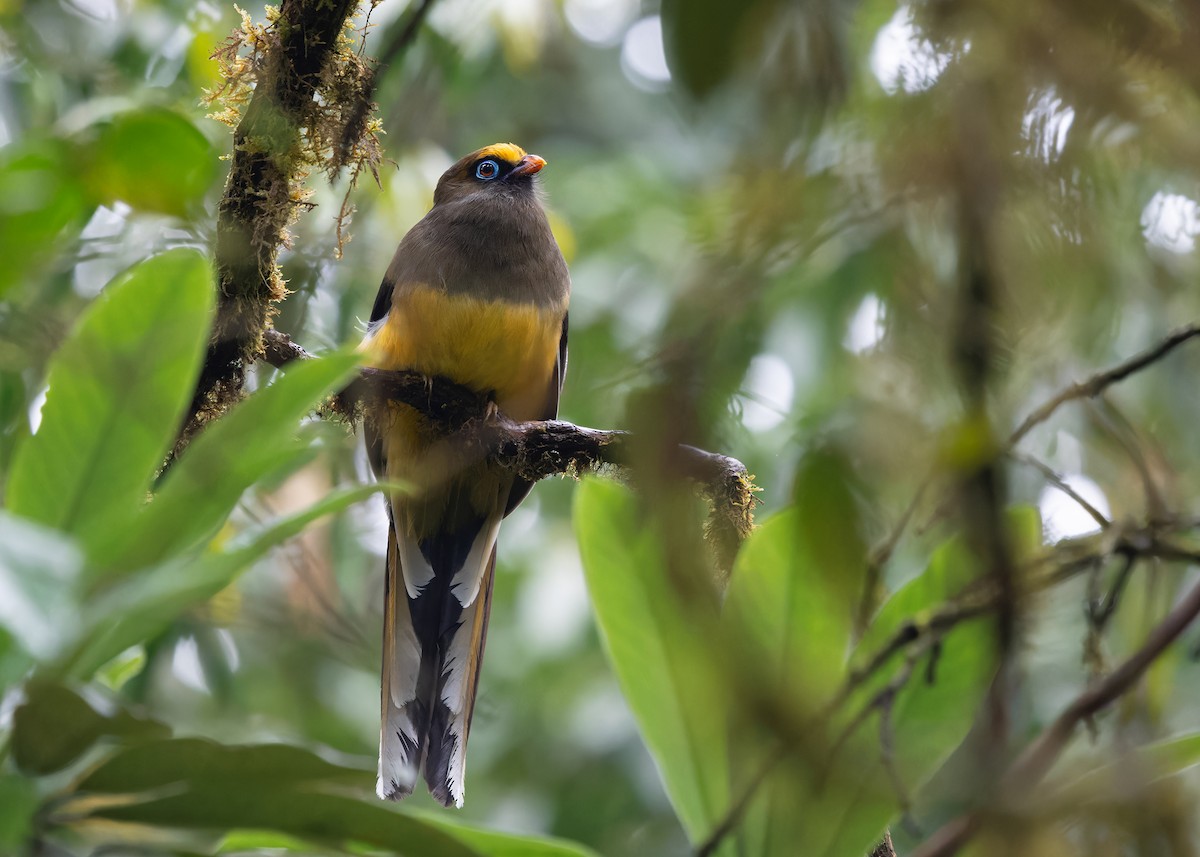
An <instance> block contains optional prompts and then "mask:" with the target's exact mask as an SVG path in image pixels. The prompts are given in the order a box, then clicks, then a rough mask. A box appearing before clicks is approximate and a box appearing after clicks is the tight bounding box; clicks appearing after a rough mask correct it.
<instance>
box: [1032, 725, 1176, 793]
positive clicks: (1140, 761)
mask: <svg viewBox="0 0 1200 857" xmlns="http://www.w3.org/2000/svg"><path fill="white" fill-rule="evenodd" d="M1196 765H1200V732H1187V733H1184V734H1182V735H1174V736H1172V737H1170V738H1164V739H1163V740H1161V741H1153V742H1151V743H1149V744H1146V745H1145V746H1142V747H1137V748H1135V749H1131V750H1127V751H1124V752H1120V753H1118V756H1117V759H1116V760H1115V761H1111V762H1107V763H1106V764H1103V765H1101V766H1099V767H1097V768H1094V769H1092V770H1090V771H1088V772H1087V773H1085V774H1083V775H1081V776H1077V777H1075V778H1074V779H1072V780H1071V781H1069V782H1066V783H1060V784H1059V785H1057V786H1055V787H1053V792H1054V796H1053V798H1052V800H1053V801H1054V802H1055V803H1056V804H1058V803H1059V802H1062V805H1064V806H1071V805H1079V804H1083V803H1086V802H1088V801H1092V800H1105V799H1110V798H1112V797H1113V796H1114V795H1118V794H1119V795H1121V796H1122V797H1123V798H1125V799H1131V798H1132V796H1133V794H1134V793H1135V789H1136V787H1137V786H1138V785H1139V784H1141V785H1147V786H1148V785H1150V784H1151V783H1153V782H1155V781H1156V780H1161V779H1163V778H1164V777H1171V776H1174V775H1175V774H1178V773H1181V772H1183V771H1186V770H1187V769H1188V768H1192V767H1195V766H1196Z"/></svg>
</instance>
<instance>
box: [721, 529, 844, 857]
mask: <svg viewBox="0 0 1200 857" xmlns="http://www.w3.org/2000/svg"><path fill="white" fill-rule="evenodd" d="M815 523H816V522H812V521H805V520H804V514H803V512H802V511H801V510H800V509H798V508H793V509H791V510H789V511H787V512H784V513H781V514H779V515H776V516H775V517H773V518H771V519H770V520H769V521H767V522H766V523H764V524H763V525H762V526H761V527H760V528H759V529H758V530H756V531H755V532H754V533H753V534H752V535H751V537H750V538H749V540H748V541H747V542H746V544H745V545H744V546H743V548H742V550H741V552H740V553H739V554H738V560H737V564H736V566H735V567H734V571H733V576H732V580H731V583H730V586H729V595H728V597H727V599H726V602H725V621H726V623H727V624H728V627H729V631H730V633H731V634H732V640H733V641H734V643H735V645H738V644H740V645H739V648H737V649H736V650H735V656H736V657H737V659H738V665H739V668H738V675H739V676H740V677H741V678H742V679H743V680H744V681H746V682H747V683H748V684H747V686H748V688H749V690H748V691H747V692H746V694H745V695H750V694H755V693H764V694H769V695H771V696H772V697H773V698H775V699H778V700H781V701H783V702H784V704H786V705H787V706H788V708H789V709H790V711H791V713H792V716H793V717H795V718H797V719H799V718H802V717H813V716H815V715H816V714H817V713H818V712H819V711H820V710H821V709H822V708H824V707H825V706H827V705H828V704H829V701H830V700H831V698H832V697H833V694H834V693H835V692H836V690H837V688H838V687H839V686H840V685H841V683H842V681H843V679H844V677H845V669H846V655H847V652H848V651H849V646H850V637H851V629H852V619H853V615H854V609H855V604H856V602H857V596H856V595H855V594H854V590H855V589H856V587H852V586H851V587H846V586H844V585H843V584H842V583H841V582H839V581H838V580H837V577H838V575H839V574H840V573H841V572H842V569H840V568H838V567H837V566H836V565H831V564H830V563H828V562H821V561H819V560H818V559H817V557H818V556H819V555H820V554H821V549H820V547H819V545H817V544H814V538H816V539H817V540H822V539H824V538H825V537H826V536H827V535H829V534H828V533H825V532H822V531H821V529H820V528H819V527H816V526H815ZM860 579H861V577H860ZM734 740H735V742H737V743H738V744H739V745H740V746H738V747H735V750H734V752H733V753H732V754H731V755H732V756H733V758H734V760H743V761H744V764H743V765H742V766H740V767H741V768H743V770H738V769H737V768H738V767H739V766H735V779H734V782H735V792H737V791H740V790H741V789H744V788H747V787H748V784H749V783H750V782H751V781H752V780H753V778H754V777H755V776H756V775H757V773H758V771H759V769H760V768H761V767H762V765H763V764H764V762H765V760H766V759H767V758H768V757H769V756H772V755H774V754H777V753H779V752H780V747H779V740H778V738H777V737H776V738H771V737H769V736H768V737H766V738H765V739H764V738H763V737H762V736H758V735H757V734H755V733H754V732H753V731H751V730H750V729H749V728H747V729H744V730H737V729H735V730H734ZM787 795H792V796H793V797H794V790H793V788H792V786H791V784H790V783H788V782H786V779H785V778H780V777H769V778H768V779H767V780H765V781H764V782H763V784H762V787H761V788H760V789H759V790H758V794H757V797H756V799H755V801H754V803H753V804H752V805H751V807H750V809H749V810H748V812H747V814H746V818H745V822H744V824H743V825H742V830H741V834H742V837H743V839H742V841H743V843H744V846H745V847H746V850H747V851H748V852H749V853H753V854H763V855H766V854H772V853H784V852H780V851H779V848H781V847H784V843H788V844H787V846H786V847H787V848H792V847H794V845H795V836H796V835H797V833H796V828H797V823H798V821H801V820H802V819H804V818H805V816H806V815H807V813H804V812H795V813H789V812H783V811H779V809H780V807H779V805H780V803H781V802H785V801H786V798H785V796H787ZM801 823H802V821H801ZM770 843H776V844H775V845H773V846H772V845H771V844H770ZM805 853H807V852H805Z"/></svg>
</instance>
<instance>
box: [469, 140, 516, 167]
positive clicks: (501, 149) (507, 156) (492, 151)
mask: <svg viewBox="0 0 1200 857" xmlns="http://www.w3.org/2000/svg"><path fill="white" fill-rule="evenodd" d="M525 154H526V153H525V150H524V149H522V148H521V147H520V146H518V145H516V144H514V143H493V144H492V145H490V146H485V147H484V148H482V149H480V150H479V151H478V152H476V153H475V157H474V158H472V160H477V159H479V158H497V159H499V160H501V161H505V162H507V163H510V164H515V163H516V162H517V161H519V160H521V158H523V157H525Z"/></svg>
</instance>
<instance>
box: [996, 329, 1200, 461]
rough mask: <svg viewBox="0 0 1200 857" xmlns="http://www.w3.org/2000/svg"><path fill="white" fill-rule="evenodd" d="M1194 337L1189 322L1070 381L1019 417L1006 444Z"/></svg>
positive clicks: (1199, 331)
mask: <svg viewBox="0 0 1200 857" xmlns="http://www.w3.org/2000/svg"><path fill="white" fill-rule="evenodd" d="M1195 336H1200V324H1189V325H1187V326H1186V327H1181V328H1179V329H1178V330H1176V331H1174V332H1172V333H1171V334H1170V335H1168V336H1167V337H1166V338H1165V339H1163V340H1162V341H1161V342H1159V343H1158V344H1157V345H1155V346H1152V347H1151V348H1148V349H1146V350H1145V351H1143V352H1142V353H1140V354H1136V355H1134V356H1133V357H1130V358H1129V359H1128V360H1126V361H1124V362H1122V363H1118V364H1117V365H1116V366H1113V367H1111V368H1109V369H1105V370H1104V371H1103V372H1097V373H1096V374H1095V375H1092V376H1091V377H1090V378H1088V379H1087V380H1084V381H1080V382H1078V383H1075V384H1072V385H1071V386H1070V387H1067V388H1066V389H1065V390H1063V391H1062V392H1061V393H1059V394H1058V395H1057V396H1054V397H1053V398H1051V399H1048V400H1047V401H1045V402H1043V403H1042V404H1041V405H1039V406H1038V407H1037V408H1035V409H1034V410H1033V411H1032V412H1031V413H1030V414H1029V416H1027V417H1026V418H1025V419H1024V420H1022V421H1021V424H1020V425H1019V426H1017V429H1016V431H1014V432H1013V433H1012V434H1011V435H1009V437H1008V445H1009V446H1010V447H1012V446H1015V445H1016V444H1017V443H1018V442H1019V441H1020V440H1021V438H1023V437H1025V435H1027V434H1029V432H1030V431H1031V430H1032V429H1033V428H1034V427H1035V426H1037V425H1038V424H1040V423H1044V422H1045V421H1046V420H1048V419H1050V417H1051V415H1052V414H1053V413H1054V412H1055V411H1057V410H1058V409H1059V408H1060V407H1061V406H1063V405H1065V404H1066V403H1067V402H1071V401H1074V400H1076V399H1091V398H1094V397H1096V396H1098V395H1100V394H1101V393H1102V392H1104V391H1105V390H1106V389H1108V388H1109V387H1111V386H1112V385H1113V384H1116V383H1117V382H1118V381H1124V380H1125V379H1126V378H1128V377H1129V376H1130V375H1132V374H1134V373H1135V372H1140V371H1141V370H1142V369H1145V368H1146V367H1147V366H1150V365H1151V364H1153V363H1156V362H1158V361H1159V360H1161V359H1162V358H1163V357H1166V356H1167V355H1168V354H1170V353H1171V352H1172V351H1174V350H1175V349H1176V348H1178V347H1179V346H1180V345H1182V344H1183V343H1185V342H1187V341H1188V340H1189V339H1192V338H1193V337H1195Z"/></svg>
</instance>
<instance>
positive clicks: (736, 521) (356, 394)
mask: <svg viewBox="0 0 1200 857" xmlns="http://www.w3.org/2000/svg"><path fill="white" fill-rule="evenodd" d="M263 339H264V342H265V348H264V352H263V356H264V359H266V360H267V361H268V362H269V363H271V364H272V365H273V366H276V367H279V368H282V367H284V366H286V365H287V364H288V363H290V362H291V361H293V360H303V359H307V358H309V357H311V355H310V354H309V353H308V352H307V351H305V350H304V349H303V348H301V347H300V346H299V345H296V344H295V343H294V342H292V340H291V339H290V337H288V336H287V335H286V334H284V333H280V332H279V331H277V330H274V329H270V330H268V331H266V332H265V333H264V335H263ZM359 373H360V374H359V377H358V379H356V380H355V381H354V382H353V383H351V384H350V385H349V386H348V387H346V389H344V390H342V391H341V392H340V393H339V394H338V395H337V396H336V397H335V398H334V401H333V403H332V410H333V411H334V412H336V413H337V414H339V415H340V416H342V417H344V418H346V419H349V420H350V421H352V422H357V421H359V420H361V419H362V418H363V414H364V413H365V412H369V411H372V410H374V409H376V408H377V407H378V406H379V405H380V404H382V403H384V402H388V401H393V402H401V403H403V404H405V405H408V406H410V407H412V408H415V409H417V410H418V411H420V412H421V413H422V414H423V415H425V416H426V417H428V418H429V419H431V420H433V421H434V422H436V423H438V424H439V425H440V426H441V427H442V428H444V429H445V430H446V431H447V432H448V433H450V434H452V435H454V436H455V437H454V442H455V443H457V444H462V445H464V446H466V447H468V448H472V447H473V448H475V449H477V451H478V454H479V456H480V457H481V458H484V457H486V458H488V459H490V460H492V461H495V462H496V463H497V464H499V465H500V466H501V467H504V468H505V469H507V470H509V471H511V472H512V473H514V474H516V475H518V476H520V477H522V478H524V479H528V480H530V481H531V482H536V481H538V480H541V479H544V478H546V477H547V476H555V475H560V474H565V475H572V476H575V475H579V474H582V473H589V472H590V473H594V472H600V471H612V472H616V473H618V474H622V473H625V472H627V471H628V468H629V466H630V463H631V461H632V460H633V450H634V448H635V447H636V444H637V443H638V439H637V438H636V437H635V436H634V435H632V434H630V433H629V432H625V431H614V430H608V429H594V428H587V427H586V426H578V425H575V424H574V423H569V422H564V421H562V420H544V421H538V422H527V423H518V422H515V421H513V420H511V419H509V418H508V417H506V416H505V415H504V414H502V413H500V412H499V411H498V410H496V409H495V408H494V407H492V406H490V404H489V398H488V396H486V395H483V394H480V393H476V392H474V391H472V390H468V389H467V388H465V387H462V386H460V385H458V384H456V383H454V382H453V381H450V380H448V379H446V378H430V377H428V376H426V375H422V374H420V373H418V372H408V371H385V370H382V369H373V368H369V367H366V368H363V369H360V370H359ZM676 453H677V459H676V462H675V463H676V465H677V467H678V472H679V473H681V474H682V475H683V476H684V477H686V478H688V479H691V480H693V481H695V482H696V483H697V485H699V486H700V489H701V491H702V493H703V495H704V496H705V498H706V499H707V500H708V502H709V503H710V506H711V508H710V514H709V519H708V525H707V530H706V535H707V537H708V539H709V542H710V544H711V545H712V546H713V548H714V550H715V551H716V554H717V559H718V562H719V564H720V566H721V568H722V569H724V570H728V569H729V568H730V567H732V564H733V558H734V556H735V555H736V553H737V548H738V547H739V546H740V545H741V543H742V541H743V540H744V539H745V537H746V536H747V535H749V533H750V530H751V529H753V526H754V505H755V499H754V493H755V491H756V490H757V489H756V488H755V486H754V482H753V480H752V478H751V476H750V474H749V472H748V471H747V470H746V466H745V465H744V464H742V463H741V462H740V461H738V460H737V459H735V458H730V457H729V456H726V455H719V454H717V453H714V452H707V451H706V450H703V449H698V448H697V447H694V446H687V445H680V446H679V447H678V448H677V450H676Z"/></svg>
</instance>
